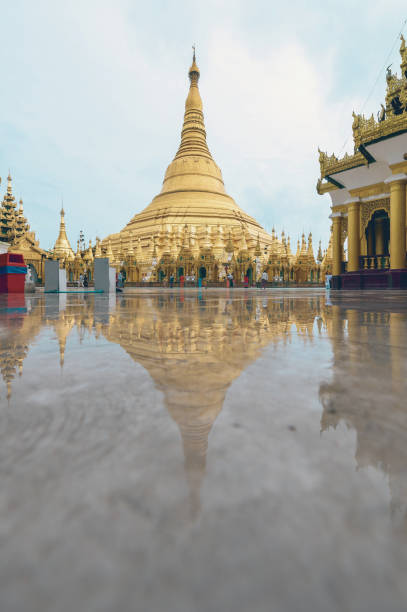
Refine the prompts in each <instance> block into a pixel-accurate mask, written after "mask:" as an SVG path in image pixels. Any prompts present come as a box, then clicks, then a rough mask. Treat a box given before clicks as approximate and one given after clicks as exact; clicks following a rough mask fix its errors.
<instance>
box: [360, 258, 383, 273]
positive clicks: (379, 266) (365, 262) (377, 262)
mask: <svg viewBox="0 0 407 612" xmlns="http://www.w3.org/2000/svg"><path fill="white" fill-rule="evenodd" d="M389 268H390V257H389V256H388V255H363V256H362V257H361V258H360V269H361V270H388V269H389Z"/></svg>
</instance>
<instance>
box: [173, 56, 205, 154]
mask: <svg viewBox="0 0 407 612" xmlns="http://www.w3.org/2000/svg"><path fill="white" fill-rule="evenodd" d="M193 49H194V53H193V56H192V64H191V67H190V69H189V71H188V75H189V80H190V86H189V92H188V96H187V99H186V101H185V114H184V123H183V126H182V132H181V144H180V146H179V149H178V151H177V154H176V156H175V158H174V159H178V158H180V157H184V156H190V155H201V156H202V155H203V156H204V157H207V158H209V159H210V160H212V156H211V154H210V152H209V149H208V145H207V144H206V130H205V123H204V116H203V112H202V99H201V94H200V93H199V88H198V81H199V77H200V74H201V73H200V70H199V68H198V66H197V63H196V56H195V47H193Z"/></svg>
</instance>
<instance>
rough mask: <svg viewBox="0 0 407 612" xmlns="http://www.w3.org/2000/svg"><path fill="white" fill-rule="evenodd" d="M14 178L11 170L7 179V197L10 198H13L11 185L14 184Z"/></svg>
mask: <svg viewBox="0 0 407 612" xmlns="http://www.w3.org/2000/svg"><path fill="white" fill-rule="evenodd" d="M12 180H13V179H12V178H11V174H10V170H9V171H8V177H7V195H8V196H12V195H13V187H12V185H11V182H12Z"/></svg>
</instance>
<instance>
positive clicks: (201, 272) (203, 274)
mask: <svg viewBox="0 0 407 612" xmlns="http://www.w3.org/2000/svg"><path fill="white" fill-rule="evenodd" d="M199 278H206V268H205V267H204V266H201V267H200V268H199Z"/></svg>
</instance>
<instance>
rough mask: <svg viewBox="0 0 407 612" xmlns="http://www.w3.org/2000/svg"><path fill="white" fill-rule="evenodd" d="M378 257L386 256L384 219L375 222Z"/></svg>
mask: <svg viewBox="0 0 407 612" xmlns="http://www.w3.org/2000/svg"><path fill="white" fill-rule="evenodd" d="M374 233H375V239H376V255H384V219H376V221H375V231H374Z"/></svg>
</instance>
